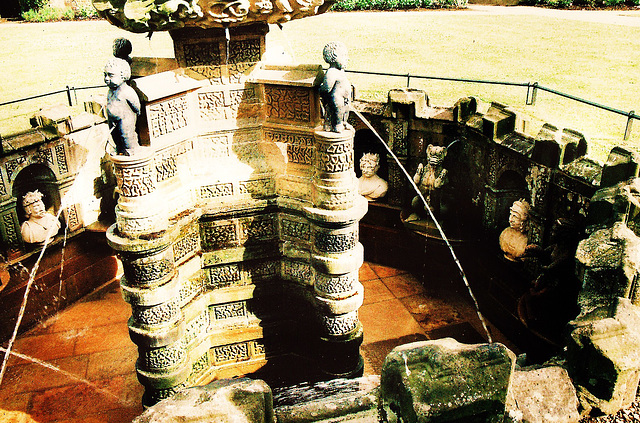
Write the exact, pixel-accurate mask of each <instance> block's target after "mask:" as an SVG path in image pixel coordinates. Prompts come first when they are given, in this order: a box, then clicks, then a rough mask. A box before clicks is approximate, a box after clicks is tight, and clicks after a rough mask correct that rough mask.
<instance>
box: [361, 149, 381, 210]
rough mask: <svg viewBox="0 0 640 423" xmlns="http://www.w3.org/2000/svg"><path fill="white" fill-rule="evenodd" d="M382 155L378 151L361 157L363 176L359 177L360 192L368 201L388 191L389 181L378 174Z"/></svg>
mask: <svg viewBox="0 0 640 423" xmlns="http://www.w3.org/2000/svg"><path fill="white" fill-rule="evenodd" d="M379 169H380V156H379V155H378V154H376V153H365V154H363V155H362V157H361V158H360V170H361V171H362V176H361V177H360V178H358V194H360V195H362V196H363V197H364V198H366V199H367V200H368V201H374V200H376V199H378V198H380V197H383V196H384V195H386V193H387V189H388V184H387V181H385V180H384V179H382V178H381V177H379V176H378V173H377V172H378V170H379Z"/></svg>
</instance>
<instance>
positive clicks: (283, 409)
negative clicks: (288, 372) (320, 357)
mask: <svg viewBox="0 0 640 423" xmlns="http://www.w3.org/2000/svg"><path fill="white" fill-rule="evenodd" d="M379 385H380V378H379V377H378V376H366V377H361V378H356V379H334V380H330V381H327V382H318V383H315V384H308V383H304V384H301V385H296V386H292V387H288V388H286V389H282V390H280V391H278V392H274V409H275V415H276V419H277V421H278V423H304V422H317V421H324V420H329V421H353V420H355V419H357V418H361V419H363V420H362V421H370V422H373V421H377V392H378V387H379Z"/></svg>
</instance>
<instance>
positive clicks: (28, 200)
mask: <svg viewBox="0 0 640 423" xmlns="http://www.w3.org/2000/svg"><path fill="white" fill-rule="evenodd" d="M22 207H23V208H24V212H25V214H26V215H27V219H28V220H26V221H25V222H24V223H22V226H21V227H20V232H21V233H22V239H23V240H24V242H27V243H29V244H36V243H41V242H44V241H45V240H46V239H47V238H50V237H53V236H55V235H56V234H57V233H58V231H59V230H60V221H59V220H58V219H56V217H55V216H54V215H52V214H51V213H49V212H48V211H47V209H46V208H45V206H44V202H42V193H40V191H38V190H35V191H31V192H28V193H26V194H25V195H24V197H22Z"/></svg>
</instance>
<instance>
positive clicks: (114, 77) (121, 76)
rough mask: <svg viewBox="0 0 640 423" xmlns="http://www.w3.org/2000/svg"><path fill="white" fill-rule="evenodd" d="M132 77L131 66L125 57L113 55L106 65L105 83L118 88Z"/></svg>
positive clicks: (112, 87)
mask: <svg viewBox="0 0 640 423" xmlns="http://www.w3.org/2000/svg"><path fill="white" fill-rule="evenodd" d="M129 78H131V67H129V63H127V61H126V60H124V59H119V58H117V57H112V58H111V59H109V61H108V62H107V64H106V65H105V67H104V83H105V84H107V86H108V87H109V88H111V89H115V88H118V87H119V86H120V85H122V84H123V83H124V82H125V81H128V80H129Z"/></svg>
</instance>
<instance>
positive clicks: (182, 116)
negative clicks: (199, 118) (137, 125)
mask: <svg viewBox="0 0 640 423" xmlns="http://www.w3.org/2000/svg"><path fill="white" fill-rule="evenodd" d="M187 109H188V103H187V97H186V96H184V95H181V96H178V97H173V98H170V99H168V100H164V101H160V102H158V103H154V104H151V105H150V106H148V107H147V118H148V121H149V132H150V133H151V136H152V137H153V138H157V137H161V136H163V135H167V134H170V133H172V132H175V131H177V130H179V129H182V128H185V127H186V126H187V123H188V122H187V112H188V110H187Z"/></svg>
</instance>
